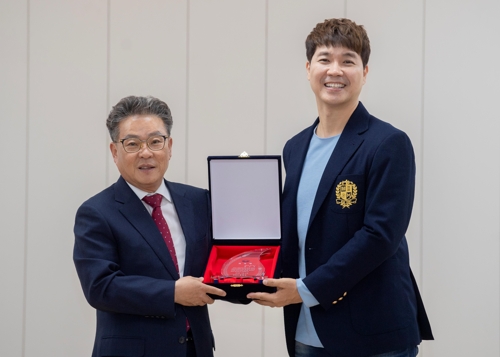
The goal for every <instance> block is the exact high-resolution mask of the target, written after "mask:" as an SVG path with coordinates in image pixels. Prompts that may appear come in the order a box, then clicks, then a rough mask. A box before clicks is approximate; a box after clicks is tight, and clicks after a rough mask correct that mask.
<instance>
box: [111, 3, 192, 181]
mask: <svg viewBox="0 0 500 357" xmlns="http://www.w3.org/2000/svg"><path fill="white" fill-rule="evenodd" d="M109 20H110V22H109V32H110V36H109V101H110V102H109V103H108V107H109V110H111V107H112V106H114V105H115V104H116V103H117V102H118V101H119V100H120V99H121V98H123V97H126V96H129V95H138V96H146V95H152V96H154V97H157V98H159V99H161V100H163V101H164V102H165V103H167V105H168V106H169V107H170V110H171V111H172V117H173V119H174V126H173V129H172V138H173V155H172V160H171V161H170V164H169V168H168V171H167V174H166V175H165V177H166V178H167V179H168V180H172V181H179V182H184V181H185V179H186V145H187V144H186V88H187V78H186V69H187V65H186V62H187V57H186V56H187V53H186V50H187V43H186V38H187V35H186V31H187V2H185V1H164V0H146V1H135V0H111V1H110V19H109ZM105 118H106V117H103V118H102V125H103V128H105V126H104V124H105ZM108 151H109V150H108ZM108 158H109V180H108V184H111V183H113V182H115V181H116V179H117V178H118V175H119V173H118V170H117V169H116V166H115V164H114V162H113V159H112V157H111V155H110V154H108Z"/></svg>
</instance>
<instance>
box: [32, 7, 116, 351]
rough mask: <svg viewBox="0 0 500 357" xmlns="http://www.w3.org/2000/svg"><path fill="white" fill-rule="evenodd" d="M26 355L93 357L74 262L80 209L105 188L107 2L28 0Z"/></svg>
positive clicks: (90, 321) (89, 320) (89, 321)
mask: <svg viewBox="0 0 500 357" xmlns="http://www.w3.org/2000/svg"><path fill="white" fill-rule="evenodd" d="M29 11H30V33H29V36H30V65H29V71H30V72H29V73H30V82H29V113H30V117H29V124H30V127H29V153H28V155H29V156H28V167H29V177H28V192H29V198H28V241H27V242H28V243H27V244H28V249H27V261H28V263H27V307H26V314H27V317H26V346H25V350H26V353H25V357H38V356H51V357H59V356H60V357H63V356H75V357H76V356H88V355H89V354H90V352H91V346H92V343H93V334H94V317H93V316H94V312H93V310H92V309H91V308H90V307H89V306H88V304H87V303H86V302H85V299H84V297H83V293H82V291H81V288H80V286H79V282H78V279H77V277H76V272H75V268H74V266H73V261H72V250H73V241H74V238H73V223H74V217H75V212H76V209H77V207H78V206H79V205H80V204H81V203H82V202H83V201H84V200H85V199H87V198H88V197H90V196H91V195H93V194H95V193H96V192H98V191H99V190H101V189H103V188H104V186H105V172H106V170H105V165H106V156H105V150H104V148H105V143H106V138H105V132H104V131H103V130H102V126H103V117H104V115H105V112H106V53H107V49H106V38H107V36H106V18H107V10H106V2H102V1H99V0H92V1H91V0H89V1H76V2H67V1H62V0H43V1H30V10H29Z"/></svg>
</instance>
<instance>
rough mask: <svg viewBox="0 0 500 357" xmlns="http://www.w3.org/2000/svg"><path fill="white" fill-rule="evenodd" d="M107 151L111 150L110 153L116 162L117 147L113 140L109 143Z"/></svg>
mask: <svg viewBox="0 0 500 357" xmlns="http://www.w3.org/2000/svg"><path fill="white" fill-rule="evenodd" d="M109 151H111V155H112V156H113V161H114V162H115V163H116V160H117V156H118V149H117V148H116V144H115V143H114V142H111V143H110V144H109Z"/></svg>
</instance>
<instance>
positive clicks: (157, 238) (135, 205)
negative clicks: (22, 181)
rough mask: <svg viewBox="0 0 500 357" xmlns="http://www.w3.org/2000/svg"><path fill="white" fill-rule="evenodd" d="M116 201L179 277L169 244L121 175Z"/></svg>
mask: <svg viewBox="0 0 500 357" xmlns="http://www.w3.org/2000/svg"><path fill="white" fill-rule="evenodd" d="M115 199H116V201H118V202H120V203H122V207H121V208H120V212H121V213H122V214H123V216H124V217H125V218H126V219H127V220H128V221H129V222H130V224H132V226H134V228H135V229H136V230H137V231H138V232H139V233H140V234H141V235H142V237H143V238H144V240H145V241H146V242H147V243H148V244H149V245H150V246H151V249H153V251H154V252H155V253H156V256H157V257H158V259H160V261H161V262H162V263H163V265H164V266H165V268H166V269H167V270H168V272H169V273H170V275H171V276H172V277H173V278H175V279H177V278H178V277H179V274H178V273H177V269H176V268H175V265H174V262H173V261H172V258H171V257H170V253H169V251H168V249H167V246H166V244H165V242H164V240H163V237H162V236H161V233H160V231H159V230H158V227H157V226H156V224H155V223H154V221H153V220H152V219H151V216H150V215H149V212H148V211H147V209H146V207H144V204H143V203H142V202H141V201H140V200H139V198H138V197H137V195H136V194H135V193H134V192H133V191H132V189H131V188H130V187H129V186H128V185H127V183H126V182H125V180H124V179H123V178H122V177H120V178H119V179H118V181H117V183H116V194H115Z"/></svg>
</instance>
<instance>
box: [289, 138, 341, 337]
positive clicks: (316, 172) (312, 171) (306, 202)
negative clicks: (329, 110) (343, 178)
mask: <svg viewBox="0 0 500 357" xmlns="http://www.w3.org/2000/svg"><path fill="white" fill-rule="evenodd" d="M339 138H340V134H339V135H336V136H331V137H329V138H320V137H319V136H317V135H316V129H315V130H314V134H313V136H312V138H311V142H310V143H309V149H308V151H307V156H306V160H305V162H304V167H303V169H302V175H301V176H300V183H299V190H298V192H297V231H298V235H299V276H300V279H297V289H298V291H299V294H300V297H301V298H302V301H303V302H304V303H303V304H302V308H301V310H300V315H299V322H298V324H297V330H296V333H295V340H296V341H298V342H300V343H303V344H306V345H309V346H314V347H323V345H322V344H321V341H320V340H319V338H318V335H317V334H316V330H315V329H314V325H313V322H312V318H311V311H310V309H309V308H310V307H312V306H315V305H318V304H319V303H318V300H316V298H315V297H314V296H313V295H312V294H311V292H310V291H309V289H307V287H306V286H305V284H304V283H303V282H302V279H304V278H305V277H306V262H305V254H304V247H305V243H306V235H307V228H308V227H309V220H310V218H311V210H312V206H313V203H314V199H315V198H316V192H317V191H318V186H319V182H320V180H321V177H322V176H323V172H324V171H325V167H326V164H327V163H328V160H329V159H330V156H331V155H332V153H333V150H334V149H335V145H337V142H338V141H339Z"/></svg>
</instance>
